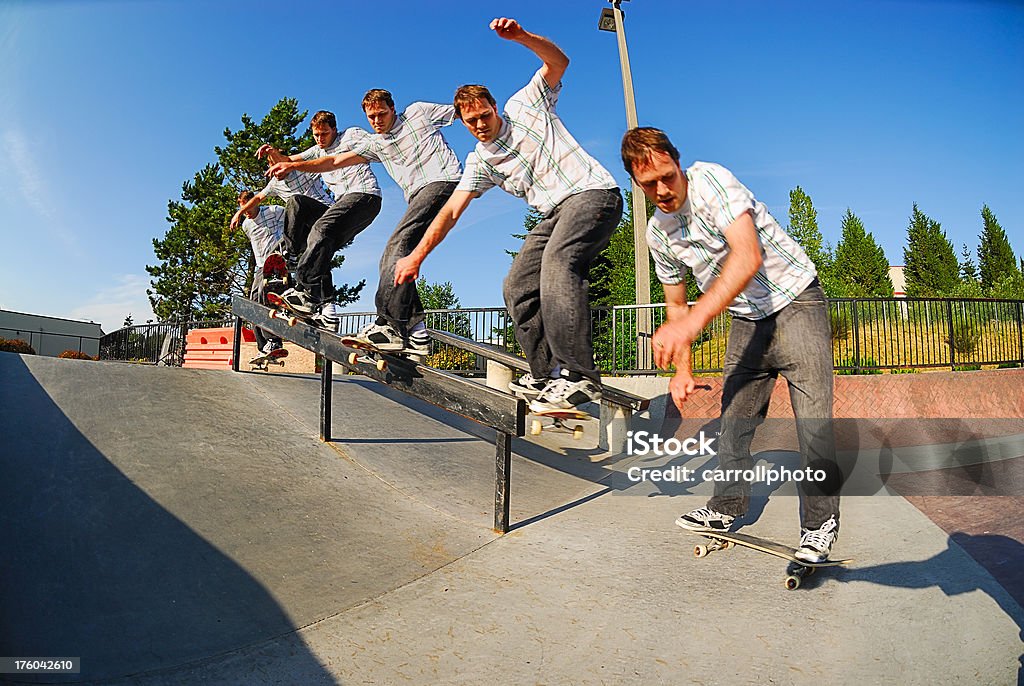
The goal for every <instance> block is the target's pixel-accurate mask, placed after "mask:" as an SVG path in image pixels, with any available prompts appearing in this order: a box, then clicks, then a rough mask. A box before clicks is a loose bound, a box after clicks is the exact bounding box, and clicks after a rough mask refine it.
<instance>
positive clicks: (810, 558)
mask: <svg viewBox="0 0 1024 686" xmlns="http://www.w3.org/2000/svg"><path fill="white" fill-rule="evenodd" d="M838 538H839V522H837V521H836V518H835V516H832V517H829V518H828V521H826V522H825V523H824V524H822V525H821V526H820V527H819V528H817V529H800V547H799V548H797V551H796V553H794V555H793V557H795V558H796V559H798V560H802V561H804V562H824V561H825V560H827V559H828V556H829V554H831V552H832V546H833V545H835V542H836V539H838Z"/></svg>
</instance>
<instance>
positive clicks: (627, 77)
mask: <svg viewBox="0 0 1024 686" xmlns="http://www.w3.org/2000/svg"><path fill="white" fill-rule="evenodd" d="M626 1H627V2H628V0H626ZM608 2H610V3H611V5H612V6H611V7H605V8H604V9H603V10H601V19H600V21H599V22H598V24H597V28H598V29H600V30H601V31H611V32H612V33H614V34H615V35H616V38H617V39H618V43H619V64H621V65H622V92H623V95H624V96H625V98H626V126H627V127H628V128H630V129H633V128H636V127H637V126H638V123H637V116H636V100H635V99H634V97H633V74H632V72H631V71H630V69H629V52H628V51H627V50H626V27H625V25H624V24H623V18H624V17H625V14H624V13H623V11H622V8H621V4H622V2H623V0H608ZM632 183H633V253H634V256H635V259H634V265H635V267H636V304H637V305H638V306H640V307H638V308H637V355H638V358H637V366H638V367H639V365H640V360H641V359H647V352H648V351H647V346H648V341H649V340H650V335H651V312H650V309H649V308H646V307H643V306H644V305H649V304H650V302H651V267H650V255H649V254H648V253H647V240H646V237H645V236H646V233H647V204H646V202H645V200H644V192H643V190H642V189H641V188H640V186H638V185H637V183H636V181H633V182H632Z"/></svg>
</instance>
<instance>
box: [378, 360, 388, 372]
mask: <svg viewBox="0 0 1024 686" xmlns="http://www.w3.org/2000/svg"><path fill="white" fill-rule="evenodd" d="M376 367H377V371H378V372H382V371H384V370H385V369H387V368H388V361H387V360H377V365H376Z"/></svg>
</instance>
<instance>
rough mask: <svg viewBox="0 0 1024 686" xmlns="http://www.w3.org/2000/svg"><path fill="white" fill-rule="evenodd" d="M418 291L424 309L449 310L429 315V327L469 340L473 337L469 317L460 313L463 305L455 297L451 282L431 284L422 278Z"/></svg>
mask: <svg viewBox="0 0 1024 686" xmlns="http://www.w3.org/2000/svg"><path fill="white" fill-rule="evenodd" d="M416 291H417V292H418V293H419V294H420V302H422V303H423V309H425V310H447V311H446V312H444V313H438V314H435V315H428V320H429V321H428V322H427V326H428V327H430V328H432V329H442V330H444V331H450V332H451V333H456V334H458V335H460V336H466V337H467V338H471V337H472V336H473V327H472V325H471V323H470V319H469V315H468V314H466V313H465V312H460V311H459V310H461V309H462V303H461V302H460V301H459V296H457V295H455V288H454V287H453V286H452V282H451V281H445V282H444V283H430V282H428V281H427V280H426V279H425V278H424V277H422V276H421V277H420V278H419V280H418V281H417V282H416Z"/></svg>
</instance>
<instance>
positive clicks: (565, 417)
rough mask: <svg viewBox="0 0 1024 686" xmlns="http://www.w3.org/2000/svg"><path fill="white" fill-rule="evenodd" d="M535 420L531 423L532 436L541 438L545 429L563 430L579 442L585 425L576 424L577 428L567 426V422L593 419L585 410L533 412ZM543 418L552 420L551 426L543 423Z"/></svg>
mask: <svg viewBox="0 0 1024 686" xmlns="http://www.w3.org/2000/svg"><path fill="white" fill-rule="evenodd" d="M530 414H532V415H534V417H535V419H534V420H533V421H532V422H531V423H530V434H531V435H533V436H539V435H540V433H541V432H542V431H543V430H544V429H546V428H547V429H563V430H565V431H571V432H572V438H573V440H574V441H578V440H579V439H581V438H583V425H582V424H576V425H575V426H572V427H570V426H567V425H566V424H565V422H567V421H582V420H587V419H593V417H592V416H591V415H590V414H589V413H587V412H584V411H583V410H545V411H543V412H531V413H530ZM542 417H547V418H548V419H551V420H552V421H551V423H550V424H545V423H544V422H542V421H541V418H542Z"/></svg>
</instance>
